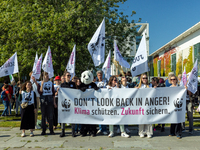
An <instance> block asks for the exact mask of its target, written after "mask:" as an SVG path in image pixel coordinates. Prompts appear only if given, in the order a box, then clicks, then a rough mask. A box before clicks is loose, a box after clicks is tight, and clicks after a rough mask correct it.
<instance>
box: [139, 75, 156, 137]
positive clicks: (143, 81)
mask: <svg viewBox="0 0 200 150" xmlns="http://www.w3.org/2000/svg"><path fill="white" fill-rule="evenodd" d="M137 88H138V89H141V88H149V82H148V78H147V75H146V74H142V75H141V77H140V82H139V85H138V87H137ZM145 135H147V138H151V137H152V135H153V128H152V124H140V125H139V136H140V137H141V138H144V136H145Z"/></svg>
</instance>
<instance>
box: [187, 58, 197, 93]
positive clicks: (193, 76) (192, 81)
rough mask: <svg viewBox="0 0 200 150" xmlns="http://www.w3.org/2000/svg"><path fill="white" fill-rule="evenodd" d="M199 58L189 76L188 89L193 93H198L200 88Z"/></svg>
mask: <svg viewBox="0 0 200 150" xmlns="http://www.w3.org/2000/svg"><path fill="white" fill-rule="evenodd" d="M197 63H198V59H197V60H196V62H195V64H194V67H193V68H192V71H191V73H190V76H189V78H188V83H187V90H189V91H190V92H192V93H193V94H195V93H196V91H197V88H198V64H197Z"/></svg>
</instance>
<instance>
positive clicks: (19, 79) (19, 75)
mask: <svg viewBox="0 0 200 150" xmlns="http://www.w3.org/2000/svg"><path fill="white" fill-rule="evenodd" d="M18 80H19V81H20V75H19V72H18Z"/></svg>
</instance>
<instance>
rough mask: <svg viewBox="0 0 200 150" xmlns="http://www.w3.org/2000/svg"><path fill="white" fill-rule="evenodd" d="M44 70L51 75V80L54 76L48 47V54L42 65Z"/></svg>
mask: <svg viewBox="0 0 200 150" xmlns="http://www.w3.org/2000/svg"><path fill="white" fill-rule="evenodd" d="M42 69H43V70H44V71H45V72H47V73H48V74H49V78H52V77H53V76H54V70H53V64H52V55H51V49H50V46H49V47H48V50H47V53H46V55H45V58H44V61H43V63H42Z"/></svg>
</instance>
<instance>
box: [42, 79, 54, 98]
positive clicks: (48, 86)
mask: <svg viewBox="0 0 200 150" xmlns="http://www.w3.org/2000/svg"><path fill="white" fill-rule="evenodd" d="M42 90H43V93H42V94H43V95H53V93H52V82H51V81H48V82H44V83H43V89H42Z"/></svg>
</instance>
